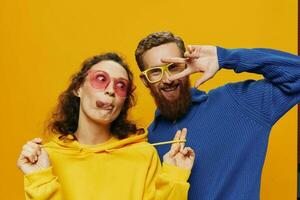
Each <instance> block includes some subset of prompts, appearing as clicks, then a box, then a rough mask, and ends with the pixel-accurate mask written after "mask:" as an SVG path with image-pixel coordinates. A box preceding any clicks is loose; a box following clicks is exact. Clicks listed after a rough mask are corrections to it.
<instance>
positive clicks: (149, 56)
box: [143, 42, 181, 69]
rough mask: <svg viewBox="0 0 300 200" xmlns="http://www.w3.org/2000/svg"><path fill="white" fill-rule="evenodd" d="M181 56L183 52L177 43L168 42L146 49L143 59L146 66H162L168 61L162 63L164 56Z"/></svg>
mask: <svg viewBox="0 0 300 200" xmlns="http://www.w3.org/2000/svg"><path fill="white" fill-rule="evenodd" d="M171 57H181V52H180V49H179V47H178V46H177V45H176V43H174V42H172V43H167V44H163V45H160V46H157V47H153V48H151V49H150V50H148V51H146V52H145V53H144V55H143V61H144V65H145V68H146V69H147V68H150V67H156V66H161V65H164V64H166V63H162V62H161V59H162V58H171Z"/></svg>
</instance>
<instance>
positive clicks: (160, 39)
mask: <svg viewBox="0 0 300 200" xmlns="http://www.w3.org/2000/svg"><path fill="white" fill-rule="evenodd" d="M172 42H174V43H176V45H177V46H178V48H179V50H180V52H181V54H182V55H181V56H183V54H184V52H185V46H184V42H183V40H182V39H181V38H180V37H178V36H174V35H173V33H171V32H155V33H151V34H150V35H148V36H147V37H145V38H144V39H142V40H141V41H140V42H139V44H138V46H137V48H136V50H135V60H136V62H137V64H138V66H139V68H140V70H141V71H144V70H145V66H144V62H143V55H144V53H145V52H146V51H148V50H149V49H151V48H153V47H157V46H160V45H162V44H166V43H172Z"/></svg>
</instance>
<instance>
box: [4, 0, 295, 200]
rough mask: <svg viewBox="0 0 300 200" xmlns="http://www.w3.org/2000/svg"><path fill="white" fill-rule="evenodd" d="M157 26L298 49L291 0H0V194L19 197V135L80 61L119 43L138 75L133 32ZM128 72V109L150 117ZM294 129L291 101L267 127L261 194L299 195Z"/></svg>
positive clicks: (28, 133)
mask: <svg viewBox="0 0 300 200" xmlns="http://www.w3.org/2000/svg"><path fill="white" fill-rule="evenodd" d="M161 30H169V31H172V32H174V33H176V34H177V35H180V36H181V37H182V38H184V40H185V41H186V43H187V44H212V45H219V46H223V47H227V48H234V47H249V48H250V47H269V48H275V49H281V50H284V51H288V52H291V53H295V54H296V53H297V1H296V0H285V1H282V0H251V1H241V0H226V1H199V0H190V1H183V0H176V1H175V0H173V1H171V0H165V1H164V0H152V1H142V0H139V1H101V0H85V1H74V0H73V1H64V0H60V1H57V0H51V1H40V0H39V1H37V0H36V1H34V0H15V1H12V0H0V86H1V98H0V106H1V111H0V122H1V126H0V152H1V157H0V159H1V161H0V163H1V164H0V177H1V183H0V195H1V197H0V199H3V200H8V199H23V188H22V187H23V186H22V184H23V183H22V174H21V172H20V171H19V170H18V169H17V168H16V164H15V163H16V160H17V157H18V154H19V152H20V150H21V147H22V145H23V143H24V142H25V141H27V140H29V139H31V138H33V137H35V136H39V135H41V134H42V132H43V126H44V121H45V119H47V117H49V115H50V113H51V110H52V109H53V108H54V106H55V104H56V102H57V96H58V95H59V93H60V92H62V91H63V90H64V89H65V88H66V86H67V85H68V83H69V78H70V75H71V74H73V73H74V72H76V70H78V69H79V65H80V64H81V62H82V61H83V60H84V59H85V58H87V57H89V56H92V55H94V54H98V53H101V52H106V51H117V52H119V53H121V54H122V55H123V56H124V57H125V58H126V60H127V61H128V63H129V64H130V65H131V66H132V69H133V70H134V72H135V77H137V76H138V70H137V67H136V65H135V61H134V50H135V47H136V45H137V43H138V41H139V40H140V39H141V38H143V37H144V36H146V35H147V34H149V33H151V32H154V31H161ZM196 77H197V76H196ZM248 78H259V76H257V75H250V74H246V73H245V74H235V73H233V72H232V71H226V70H221V72H219V73H218V74H217V75H216V76H215V78H214V79H213V80H210V81H209V82H207V83H206V84H204V85H203V86H201V89H203V90H206V91H207V90H209V89H211V88H214V87H217V86H220V85H222V84H225V83H227V82H230V81H238V80H244V79H248ZM192 80H193V81H194V80H195V76H193V78H192ZM135 81H136V84H137V87H138V90H137V95H138V105H137V107H136V108H135V109H134V110H133V113H132V117H133V119H135V120H136V121H137V122H138V123H139V124H140V125H141V126H147V124H148V123H149V122H150V121H151V119H152V117H153V111H154V108H155V107H154V103H153V101H152V99H151V97H150V95H149V93H148V91H147V90H146V89H145V88H144V87H143V86H142V83H141V82H140V80H138V79H137V78H136V80H135ZM296 139H297V138H296V108H293V109H292V110H291V111H290V112H289V113H288V114H286V115H285V116H284V117H283V119H281V120H280V121H279V122H278V123H277V124H276V126H275V127H274V129H273V131H272V134H271V137H270V144H269V149H268V155H267V160H266V162H265V167H264V171H263V178H262V189H261V199H262V200H277V199H278V200H283V199H284V200H294V199H295V198H296V170H297V169H296V162H297V161H296V157H297V155H296ZM199 159H201V158H199ZM199 178H201V177H199ZM116 190H117V189H116ZM199 198H200V197H199Z"/></svg>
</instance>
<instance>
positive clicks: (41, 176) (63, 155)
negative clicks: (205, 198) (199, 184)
mask: <svg viewBox="0 0 300 200" xmlns="http://www.w3.org/2000/svg"><path fill="white" fill-rule="evenodd" d="M72 139H73V138H72V135H69V136H68V137H66V138H65V139H63V140H62V139H59V138H58V136H55V137H53V138H52V139H51V141H50V142H48V143H46V144H45V145H43V146H44V148H45V150H46V151H47V152H48V154H49V158H50V160H51V164H52V166H51V167H49V168H47V169H43V170H40V171H37V172H33V173H30V174H27V175H25V178H24V184H25V196H26V199H27V200H29V199H35V200H46V199H49V200H142V199H143V200H177V199H178V200H185V199H187V196H188V189H189V183H188V182H187V179H188V178H189V175H190V170H186V169H181V168H178V167H175V166H172V165H168V164H166V163H163V164H162V166H161V164H160V160H159V157H158V154H157V152H156V150H155V148H154V147H153V146H152V145H151V144H149V143H147V142H146V141H147V134H141V135H134V136H130V137H129V138H126V139H122V140H118V139H116V138H114V137H113V138H111V139H110V140H109V141H107V142H105V143H102V144H99V145H83V144H80V143H78V142H77V141H76V140H72Z"/></svg>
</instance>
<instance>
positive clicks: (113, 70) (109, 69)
mask: <svg viewBox="0 0 300 200" xmlns="http://www.w3.org/2000/svg"><path fill="white" fill-rule="evenodd" d="M91 69H92V70H101V71H105V72H106V73H108V74H109V75H110V76H111V77H114V78H124V79H128V75H127V71H126V70H125V68H124V67H123V66H122V65H120V64H119V63H117V62H115V61H112V60H104V61H101V62H98V63H97V64H95V65H93V66H92V67H91Z"/></svg>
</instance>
